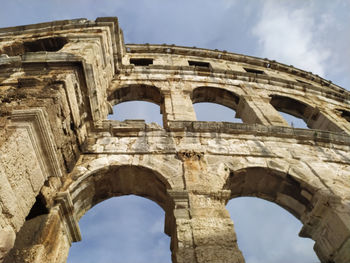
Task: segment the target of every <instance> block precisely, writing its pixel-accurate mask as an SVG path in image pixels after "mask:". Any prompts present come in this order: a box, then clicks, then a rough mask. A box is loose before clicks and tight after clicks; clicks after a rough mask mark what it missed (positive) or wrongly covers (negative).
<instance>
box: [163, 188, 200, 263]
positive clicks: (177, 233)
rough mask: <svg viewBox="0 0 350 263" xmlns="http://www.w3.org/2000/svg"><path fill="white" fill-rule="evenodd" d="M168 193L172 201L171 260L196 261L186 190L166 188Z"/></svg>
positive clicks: (174, 261) (177, 261)
mask: <svg viewBox="0 0 350 263" xmlns="http://www.w3.org/2000/svg"><path fill="white" fill-rule="evenodd" d="M168 194H169V195H170V196H171V198H172V199H173V201H174V211H173V217H172V218H173V220H172V221H173V222H172V231H171V251H172V262H173V263H187V262H193V263H196V262H197V260H196V257H195V246H194V243H193V235H192V226H191V217H190V211H189V199H188V192H187V191H185V190H168Z"/></svg>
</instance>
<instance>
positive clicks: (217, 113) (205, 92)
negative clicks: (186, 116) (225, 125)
mask: <svg viewBox="0 0 350 263" xmlns="http://www.w3.org/2000/svg"><path fill="white" fill-rule="evenodd" d="M191 99H192V102H193V104H194V109H195V112H196V116H197V120H198V121H227V122H239V123H242V120H241V119H239V118H235V115H236V109H237V106H238V102H239V96H238V95H236V94H234V93H232V92H229V91H227V90H225V89H220V88H214V87H199V88H196V89H194V90H193V92H192V96H191Z"/></svg>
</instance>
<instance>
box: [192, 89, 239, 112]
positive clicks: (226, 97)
mask: <svg viewBox="0 0 350 263" xmlns="http://www.w3.org/2000/svg"><path fill="white" fill-rule="evenodd" d="M191 99H192V102H193V103H199V102H213V103H217V104H220V105H223V106H226V107H228V108H230V109H232V110H237V107H238V103H239V99H240V97H239V95H237V94H236V93H234V92H232V91H228V90H226V89H222V88H216V87H210V86H201V87H197V88H195V89H194V90H193V91H192V94H191Z"/></svg>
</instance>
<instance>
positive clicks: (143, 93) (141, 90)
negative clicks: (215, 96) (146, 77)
mask: <svg viewBox="0 0 350 263" xmlns="http://www.w3.org/2000/svg"><path fill="white" fill-rule="evenodd" d="M132 100H140V101H148V102H153V103H155V104H157V105H160V106H161V105H162V103H163V95H162V94H161V92H160V90H159V89H158V88H157V87H155V86H150V85H142V84H135V85H127V86H123V87H120V88H118V89H116V90H114V91H113V92H112V93H111V94H109V96H108V101H109V102H110V103H111V104H112V105H116V104H118V103H121V102H126V101H132Z"/></svg>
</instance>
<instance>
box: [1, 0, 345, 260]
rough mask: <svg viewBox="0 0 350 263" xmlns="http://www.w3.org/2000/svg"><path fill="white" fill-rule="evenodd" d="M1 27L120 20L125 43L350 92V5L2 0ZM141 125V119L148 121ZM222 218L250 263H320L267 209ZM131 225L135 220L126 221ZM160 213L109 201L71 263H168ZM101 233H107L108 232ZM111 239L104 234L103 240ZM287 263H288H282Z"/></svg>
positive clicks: (323, 0) (119, 113) (280, 214)
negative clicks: (213, 56)
mask: <svg viewBox="0 0 350 263" xmlns="http://www.w3.org/2000/svg"><path fill="white" fill-rule="evenodd" d="M0 4H1V9H0V27H7V26H16V25H23V24H32V23H38V22H44V21H52V20H59V19H72V18H79V17H85V18H88V19H95V18H96V17H100V16H117V17H118V18H119V22H120V24H121V27H122V29H123V31H124V37H125V42H126V43H157V44H162V43H167V44H176V45H183V46H196V47H203V48H210V49H219V50H227V51H231V52H235V53H241V54H247V55H252V56H257V57H262V58H265V57H266V58H269V59H274V60H276V61H279V62H282V63H285V64H288V65H294V66H295V67H299V68H302V69H305V70H308V71H312V72H314V73H315V74H318V75H320V76H322V77H324V78H326V79H330V80H332V81H333V82H334V83H336V84H338V85H340V86H342V87H344V88H346V89H350V48H349V46H350V45H349V44H350V1H349V0H332V1H328V0H293V1H292V0H284V1H282V0H265V1H263V0H251V1H244V0H215V1H210V0H177V1H171V0H133V1H131V0H109V1H108V0H31V1H29V0H10V1H9V0H0ZM138 105H139V109H138V110H134V111H133V112H135V113H136V112H140V113H142V114H141V115H136V116H130V115H128V113H129V112H130V110H129V109H130V107H132V108H133V109H135V106H134V105H133V106H130V105H127V104H125V105H124V106H123V105H122V104H121V105H120V107H118V108H116V111H115V114H116V116H115V117H116V118H119V119H124V118H144V117H145V114H146V115H147V116H146V117H147V120H148V121H156V122H160V115H159V108H157V106H154V105H153V106H147V105H146V104H138ZM209 107H212V106H210V105H205V104H203V105H200V104H198V105H195V109H196V113H197V117H198V119H201V120H206V119H208V113H209V112H216V116H220V118H221V119H215V118H217V117H216V116H215V115H214V116H211V117H210V118H211V120H225V121H234V120H233V119H232V115H233V113H232V111H230V110H227V109H223V108H220V107H214V108H210V109H209ZM146 117H145V118H146ZM227 208H228V209H229V211H230V214H231V217H232V218H233V220H234V222H235V227H236V231H237V234H238V242H239V246H240V248H241V249H242V251H243V253H244V256H245V258H246V262H247V263H257V262H259V263H261V262H268V263H277V262H284V263H289V262H299V263H316V262H318V260H317V258H316V257H315V254H314V253H313V251H312V244H313V242H312V241H309V240H307V239H301V238H298V236H297V233H298V232H299V230H300V228H301V224H300V223H299V222H298V221H297V220H296V219H295V218H294V217H293V216H291V215H290V214H288V213H287V212H286V211H284V210H283V209H282V208H280V207H278V206H276V205H274V204H272V203H268V202H266V201H263V200H259V199H254V198H238V199H235V200H232V201H230V202H229V204H228V206H227ZM130 219H132V220H130ZM163 220H164V213H163V211H162V210H161V208H159V207H158V206H157V205H156V204H155V203H153V202H151V201H149V200H146V199H143V198H138V197H130V196H129V197H118V198H112V199H109V200H107V201H105V202H102V203H101V204H99V205H97V206H96V207H95V208H93V209H91V210H90V211H89V212H88V213H87V214H86V215H85V216H84V217H83V218H82V219H81V221H80V226H81V231H82V235H83V241H82V242H80V243H76V244H74V245H73V247H72V249H71V253H70V256H69V259H68V262H69V263H77V262H84V263H90V262H91V263H92V262H94V263H97V262H101V263H102V262H104V263H109V262H130V263H143V262H155V263H157V262H168V263H169V262H171V259H170V252H169V246H170V240H169V238H168V237H167V236H166V235H165V234H163V232H162V230H163ZM106 226H107V227H108V228H106ZM106 229H108V231H106ZM288 260H289V261H288Z"/></svg>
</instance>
